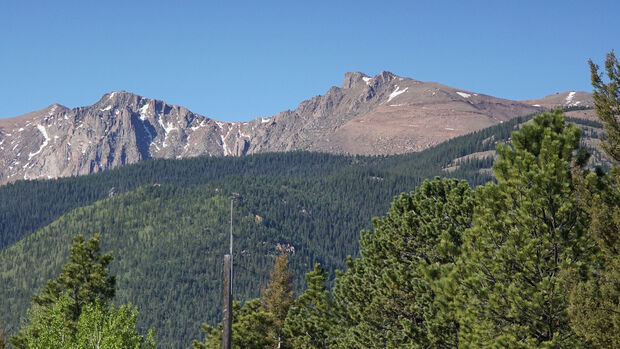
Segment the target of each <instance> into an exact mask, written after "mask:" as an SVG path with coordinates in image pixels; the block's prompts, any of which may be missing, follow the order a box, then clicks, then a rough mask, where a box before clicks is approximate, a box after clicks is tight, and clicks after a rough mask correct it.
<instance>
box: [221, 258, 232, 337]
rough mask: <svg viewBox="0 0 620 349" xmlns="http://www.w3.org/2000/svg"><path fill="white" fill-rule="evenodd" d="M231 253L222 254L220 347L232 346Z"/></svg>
mask: <svg viewBox="0 0 620 349" xmlns="http://www.w3.org/2000/svg"><path fill="white" fill-rule="evenodd" d="M231 273H232V255H229V254H227V255H224V283H223V287H222V288H223V291H224V292H223V293H224V297H223V299H222V303H223V304H222V349H231V348H232V292H231V285H232V279H231V275H232V274H231Z"/></svg>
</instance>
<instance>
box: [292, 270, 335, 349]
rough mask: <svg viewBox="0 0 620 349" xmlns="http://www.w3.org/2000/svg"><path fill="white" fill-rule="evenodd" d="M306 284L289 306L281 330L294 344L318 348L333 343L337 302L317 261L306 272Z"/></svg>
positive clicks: (307, 347)
mask: <svg viewBox="0 0 620 349" xmlns="http://www.w3.org/2000/svg"><path fill="white" fill-rule="evenodd" d="M306 281H307V283H308V288H307V289H306V291H304V293H303V294H302V295H301V296H299V299H298V300H297V302H296V303H295V304H294V305H293V306H291V308H290V309H289V312H288V315H287V317H286V321H285V323H284V329H283V332H284V334H285V335H286V339H287V342H288V343H290V344H291V346H292V347H293V348H299V349H319V348H329V347H330V346H332V345H333V335H334V330H335V329H336V325H337V315H336V306H335V304H334V300H333V299H332V297H331V295H330V294H329V290H327V287H326V286H325V283H326V282H327V272H326V271H324V270H323V268H321V265H320V264H318V263H317V264H316V265H315V266H314V270H312V271H311V272H309V273H307V274H306Z"/></svg>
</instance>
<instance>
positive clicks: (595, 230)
mask: <svg viewBox="0 0 620 349" xmlns="http://www.w3.org/2000/svg"><path fill="white" fill-rule="evenodd" d="M589 63H590V70H591V73H592V85H593V87H594V93H593V97H594V105H595V109H596V113H597V115H598V118H599V119H600V120H601V122H602V123H603V125H604V127H605V131H606V133H607V140H606V141H605V142H603V144H602V145H603V148H604V149H605V151H606V152H607V154H608V155H609V157H611V158H612V159H614V160H615V161H619V160H620V120H619V117H620V90H619V88H620V65H618V61H617V59H616V57H615V55H614V52H613V51H612V52H610V53H609V54H607V59H606V61H605V70H606V71H607V77H608V79H609V83H604V82H603V77H602V76H601V75H599V73H598V66H596V65H595V64H594V63H593V62H592V61H591V60H590V61H589ZM575 183H576V185H577V188H578V191H577V194H578V198H579V202H580V204H581V206H582V208H583V209H584V210H585V211H586V212H588V215H589V217H590V226H589V229H588V232H589V233H590V235H591V236H592V237H593V238H594V239H595V241H596V244H597V246H598V248H599V249H600V253H599V255H598V258H597V259H596V263H593V264H592V269H591V272H590V273H587V274H584V273H576V272H573V273H567V275H568V279H569V280H570V283H569V284H570V286H571V290H570V307H569V315H570V318H571V326H572V328H573V330H574V331H575V332H576V333H578V334H580V335H582V336H583V337H585V338H587V339H588V340H589V341H590V342H591V343H592V344H593V345H594V346H596V347H600V348H618V347H620V167H619V166H616V167H614V168H612V169H611V171H610V172H609V173H603V172H602V171H600V170H597V171H596V172H595V173H588V174H586V175H585V176H584V177H582V176H576V177H575Z"/></svg>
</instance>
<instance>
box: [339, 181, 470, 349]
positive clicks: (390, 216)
mask: <svg viewBox="0 0 620 349" xmlns="http://www.w3.org/2000/svg"><path fill="white" fill-rule="evenodd" d="M472 208H473V200H472V190H471V189H470V187H469V186H468V184H467V183H466V182H464V181H458V180H455V179H439V178H436V179H434V180H432V181H425V182H424V183H423V184H422V185H421V186H420V187H419V188H418V189H417V190H415V191H414V192H412V193H409V194H402V195H400V196H399V197H398V198H396V199H395V200H394V202H393V204H392V207H391V208H390V210H389V212H388V213H387V215H386V216H385V217H383V218H381V219H378V218H376V219H373V227H374V228H373V231H365V232H363V233H362V238H361V241H360V245H361V257H360V258H356V259H349V260H348V262H347V271H346V272H345V273H344V274H341V275H339V276H338V277H337V280H336V286H335V289H334V296H335V298H336V301H337V305H338V308H339V312H340V315H341V317H342V321H343V323H342V328H340V329H339V330H338V331H337V338H336V343H337V344H336V346H337V347H340V348H397V347H403V346H407V347H412V348H415V347H419V348H427V347H438V348H440V347H451V346H455V345H456V330H457V326H456V322H455V319H454V317H453V312H451V311H443V310H442V309H444V308H445V305H446V304H448V305H449V304H450V299H449V297H448V296H444V295H442V296H441V297H436V296H437V294H436V292H435V290H436V289H439V287H437V286H438V283H441V282H443V278H444V276H445V274H446V273H447V272H448V271H450V270H451V268H452V267H453V266H454V263H455V260H456V258H457V257H458V255H459V253H460V252H459V251H460V246H461V235H462V233H463V231H464V230H465V229H467V228H469V227H470V224H471V215H472Z"/></svg>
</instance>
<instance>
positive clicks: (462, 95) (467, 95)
mask: <svg viewBox="0 0 620 349" xmlns="http://www.w3.org/2000/svg"><path fill="white" fill-rule="evenodd" d="M456 94H457V95H459V96H461V97H463V98H469V97H471V95H470V94H469V93H465V92H460V91H459V92H457V93H456Z"/></svg>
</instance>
